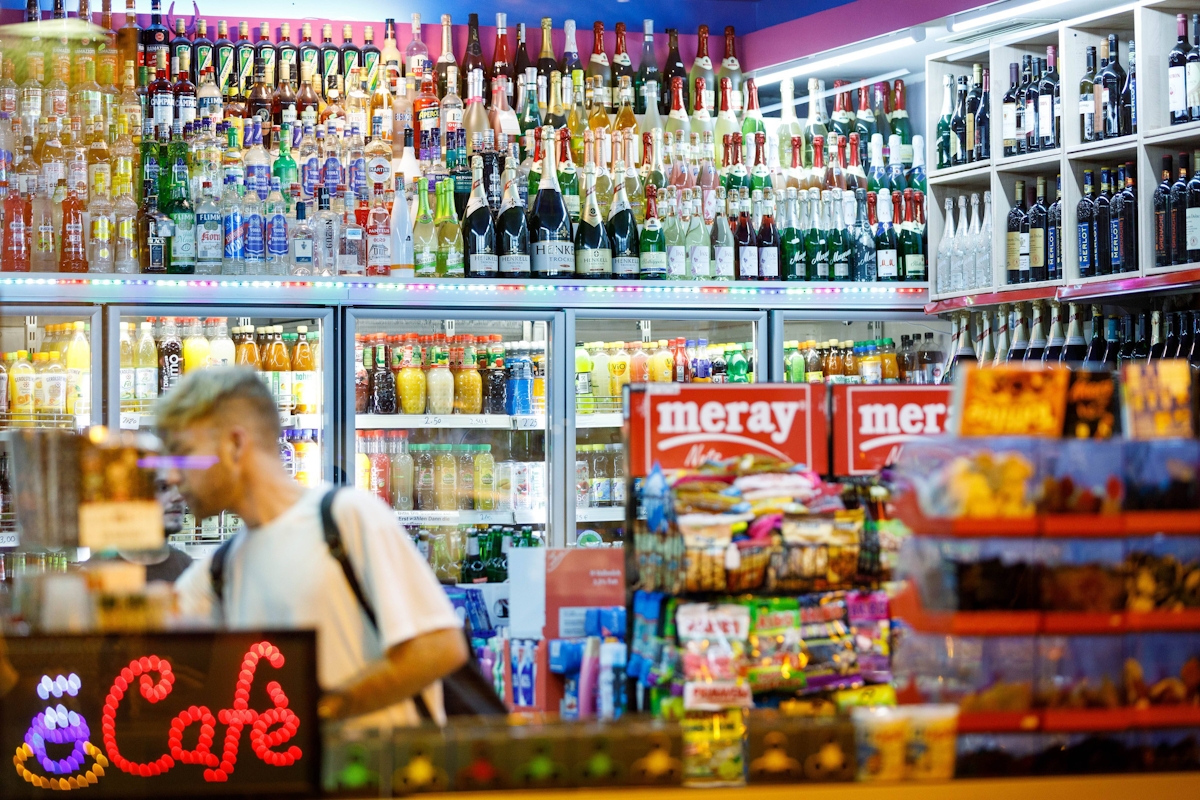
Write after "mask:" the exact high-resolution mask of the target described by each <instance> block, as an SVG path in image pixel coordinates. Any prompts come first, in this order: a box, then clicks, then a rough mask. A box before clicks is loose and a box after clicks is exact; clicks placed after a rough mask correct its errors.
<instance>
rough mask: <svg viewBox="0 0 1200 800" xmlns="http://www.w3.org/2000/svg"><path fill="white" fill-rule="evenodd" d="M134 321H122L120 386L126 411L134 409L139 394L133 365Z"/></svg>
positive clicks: (122, 402) (123, 406) (122, 403)
mask: <svg viewBox="0 0 1200 800" xmlns="http://www.w3.org/2000/svg"><path fill="white" fill-rule="evenodd" d="M132 327H133V323H130V322H122V323H121V325H120V328H121V339H120V344H119V350H120V361H121V372H120V373H119V374H120V378H119V382H118V384H117V385H118V386H119V387H120V393H121V410H122V411H125V412H131V411H134V410H135V409H134V403H135V402H136V398H137V394H136V387H135V383H134V380H135V378H136V374H135V372H134V367H133V334H132V333H131V332H130V328H132Z"/></svg>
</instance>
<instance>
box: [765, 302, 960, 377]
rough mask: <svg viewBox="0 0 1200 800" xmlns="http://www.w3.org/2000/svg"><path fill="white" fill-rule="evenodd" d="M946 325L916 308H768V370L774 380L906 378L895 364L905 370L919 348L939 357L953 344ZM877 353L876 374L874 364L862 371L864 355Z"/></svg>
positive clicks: (938, 359)
mask: <svg viewBox="0 0 1200 800" xmlns="http://www.w3.org/2000/svg"><path fill="white" fill-rule="evenodd" d="M950 328H951V326H950V323H948V322H946V321H945V320H942V319H939V318H938V317H930V316H926V315H925V314H923V313H921V312H919V311H883V310H881V311H878V312H875V311H772V312H771V352H770V358H769V359H768V364H767V365H766V366H767V374H768V375H769V376H770V379H771V380H772V381H775V382H778V383H800V382H805V381H808V382H812V381H813V380H820V381H821V382H824V383H827V384H837V383H876V382H889V383H890V382H904V381H902V380H901V378H900V377H899V376H894V375H892V371H893V367H894V368H895V370H896V372H897V373H899V372H901V371H903V367H904V364H905V362H904V359H906V358H911V359H912V361H913V363H917V362H918V361H919V360H920V354H921V353H922V352H924V353H925V355H926V356H927V358H928V360H929V361H930V362H936V363H938V364H941V363H943V362H944V361H945V359H946V357H947V356H949V355H950V353H949V349H950V348H951V346H952V343H951V341H950V334H951V329H950ZM868 357H869V358H868ZM875 357H878V362H877V363H879V364H880V375H879V376H878V377H879V380H876V379H875V376H874V373H873V372H872V371H871V370H872V369H873V367H872V366H866V370H867V375H865V376H864V375H863V370H864V360H867V361H869V362H870V363H871V364H874V363H876V362H875ZM814 372H815V373H817V375H816V376H814V375H813V373H814ZM884 372H887V375H884V374H883V373H884ZM912 382H917V381H915V380H914V381H912Z"/></svg>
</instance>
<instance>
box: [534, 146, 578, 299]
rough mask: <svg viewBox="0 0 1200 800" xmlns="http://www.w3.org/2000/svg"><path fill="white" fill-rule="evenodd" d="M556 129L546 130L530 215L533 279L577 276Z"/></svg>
mask: <svg viewBox="0 0 1200 800" xmlns="http://www.w3.org/2000/svg"><path fill="white" fill-rule="evenodd" d="M556 150H557V148H555V147H554V129H553V128H550V127H546V128H543V129H542V174H541V179H540V181H539V182H538V191H537V197H536V198H535V199H534V201H533V208H532V210H531V211H530V214H529V240H530V250H531V251H532V252H531V256H532V258H531V263H532V267H533V276H534V277H535V278H562V277H567V276H570V275H573V274H574V273H575V244H574V237H572V235H571V216H570V214H569V212H568V211H567V204H566V203H565V202H564V201H563V196H562V192H560V191H559V187H558V170H557V167H556V165H555V160H556V159H555V155H556Z"/></svg>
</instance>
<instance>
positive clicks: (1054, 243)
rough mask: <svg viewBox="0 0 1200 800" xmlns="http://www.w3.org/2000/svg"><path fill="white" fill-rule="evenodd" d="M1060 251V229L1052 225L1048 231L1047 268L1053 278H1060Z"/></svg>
mask: <svg viewBox="0 0 1200 800" xmlns="http://www.w3.org/2000/svg"><path fill="white" fill-rule="evenodd" d="M1058 251H1059V246H1058V227H1057V226H1054V225H1052V226H1050V227H1049V228H1048V229H1047V230H1046V266H1048V267H1049V268H1050V276H1049V277H1051V278H1058V277H1060V276H1059V275H1058V273H1057V270H1058V259H1059V255H1060V253H1059V252H1058Z"/></svg>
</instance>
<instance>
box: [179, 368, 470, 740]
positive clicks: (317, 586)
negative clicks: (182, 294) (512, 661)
mask: <svg viewBox="0 0 1200 800" xmlns="http://www.w3.org/2000/svg"><path fill="white" fill-rule="evenodd" d="M157 414H158V428H159V433H160V435H161V437H162V439H163V441H164V443H165V445H166V449H167V452H168V453H169V454H170V455H172V456H175V457H176V461H177V464H178V465H177V466H175V467H173V468H171V469H170V470H168V475H167V480H168V482H169V483H170V484H172V485H175V486H178V487H179V491H180V492H181V493H182V495H183V497H184V499H185V500H186V501H187V504H188V506H189V507H190V508H191V510H192V513H193V514H194V515H195V516H196V519H203V518H205V517H208V516H211V515H213V514H218V513H220V512H221V511H232V512H233V513H235V514H237V515H238V516H239V517H241V519H242V520H243V522H244V526H243V528H242V529H241V530H239V531H238V533H237V534H236V535H235V537H234V539H233V541H232V544H231V545H230V546H229V548H228V552H227V553H226V556H225V561H224V571H223V573H222V574H223V580H222V583H223V585H224V591H223V594H224V597H222V598H217V597H216V596H215V595H214V592H213V583H212V572H211V559H210V558H206V559H203V560H200V561H196V562H195V563H193V564H192V566H191V567H189V568H188V570H187V572H185V573H184V574H183V575H182V576H180V578H179V580H178V581H177V582H176V584H175V589H176V592H177V594H178V596H179V601H180V607H181V609H182V610H183V611H184V613H188V614H193V615H197V614H198V615H202V616H211V617H212V618H213V619H214V620H215V621H220V620H222V619H223V620H224V622H225V624H226V626H228V627H229V628H235V629H253V628H264V627H294V628H315V629H316V630H317V647H318V653H317V673H318V679H319V681H320V684H321V687H322V689H323V690H324V691H325V692H326V694H325V695H324V696H323V697H322V699H321V702H320V706H319V708H320V712H321V715H322V717H325V718H331V719H341V718H346V717H361V716H362V715H366V714H371V715H372V716H371V718H370V720H369V721H370V722H371V723H380V724H394V725H405V724H407V725H412V724H416V723H418V722H419V720H420V717H419V715H418V712H417V708H416V706H415V704H414V703H413V702H412V699H411V698H413V697H414V695H416V694H417V693H418V692H420V693H421V697H422V698H423V699H424V700H425V705H426V706H427V707H428V709H429V713H430V714H431V715H432V716H433V717H434V718H435V719H436V720H437V721H439V722H441V721H442V720H443V719H444V712H443V709H442V696H441V684H440V682H439V679H440V678H442V677H443V676H445V675H448V674H450V673H451V672H453V671H454V670H456V669H458V668H459V667H460V666H462V665H463V664H464V663H465V662H466V660H467V646H466V642H465V641H464V639H463V635H462V629H461V622H460V621H459V619H458V616H457V615H456V614H455V612H454V608H453V606H452V605H451V604H450V601H449V599H448V598H447V597H446V594H445V592H444V591H443V590H442V588H441V586H440V585H439V584H438V582H437V579H436V578H435V577H434V574H433V572H432V571H431V570H430V569H429V566H428V564H426V563H425V561H424V559H422V558H421V556H420V554H419V553H418V552H417V549H416V547H415V546H414V545H413V544H412V541H411V540H410V539H409V537H408V536H407V535H406V534H405V533H404V531H403V530H402V529H401V527H400V525H399V524H398V523H397V522H396V516H395V513H394V512H393V511H392V510H391V509H390V508H388V507H387V506H386V505H385V504H384V503H382V502H381V501H380V500H379V499H377V498H376V497H374V496H373V495H369V494H367V493H365V492H361V491H358V490H352V489H343V490H342V491H340V492H339V493H338V495H337V499H336V500H335V501H334V503H333V519H334V522H335V523H336V524H337V527H338V530H339V532H340V534H341V538H342V541H343V543H344V546H345V549H346V551H347V553H348V555H349V559H350V562H351V566H352V567H353V569H354V574H355V575H356V576H357V577H358V581H359V583H360V584H361V586H362V590H363V593H364V595H365V599H366V601H367V602H368V604H369V605H370V606H371V607H372V608H373V609H374V612H375V615H376V618H377V621H378V629H376V626H375V625H372V624H371V622H370V619H369V618H368V616H367V615H366V613H365V612H364V611H363V609H362V607H361V605H360V604H359V603H358V601H357V599H356V598H355V596H354V594H353V591H352V590H351V588H350V585H349V583H348V581H347V579H346V575H345V573H344V572H343V571H342V568H341V566H340V564H339V563H338V561H337V560H336V559H335V558H334V557H333V555H331V554H330V552H329V548H328V546H327V545H326V543H325V537H324V533H323V529H322V526H321V518H320V502H321V498H322V497H323V496H324V495H325V493H326V492H328V491H329V488H330V487H328V486H324V487H320V488H317V489H311V490H306V489H305V488H303V487H302V486H300V485H299V484H298V483H296V482H295V481H294V480H293V479H292V478H291V476H289V475H288V474H287V472H286V471H285V470H284V468H283V464H282V462H281V461H280V458H279V444H278V440H279V412H278V409H277V408H276V405H275V401H274V400H273V399H272V397H271V394H270V392H269V391H268V389H267V387H266V386H265V385H264V384H263V382H262V380H261V379H260V378H259V376H258V374H257V373H256V372H254V371H252V370H249V369H245V368H238V367H217V368H212V369H206V370H202V371H199V372H193V373H191V374H189V375H186V376H184V377H183V379H182V380H180V382H179V383H178V384H177V385H176V386H175V388H174V389H172V391H171V392H170V393H169V394H168V395H167V396H166V397H165V398H163V400H162V401H160V404H159V407H158V409H157ZM373 712H381V713H380V714H377V715H376V714H373ZM385 712H386V713H385ZM362 721H364V722H366V721H367V720H366V719H365V718H364V719H363V720H362Z"/></svg>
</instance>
